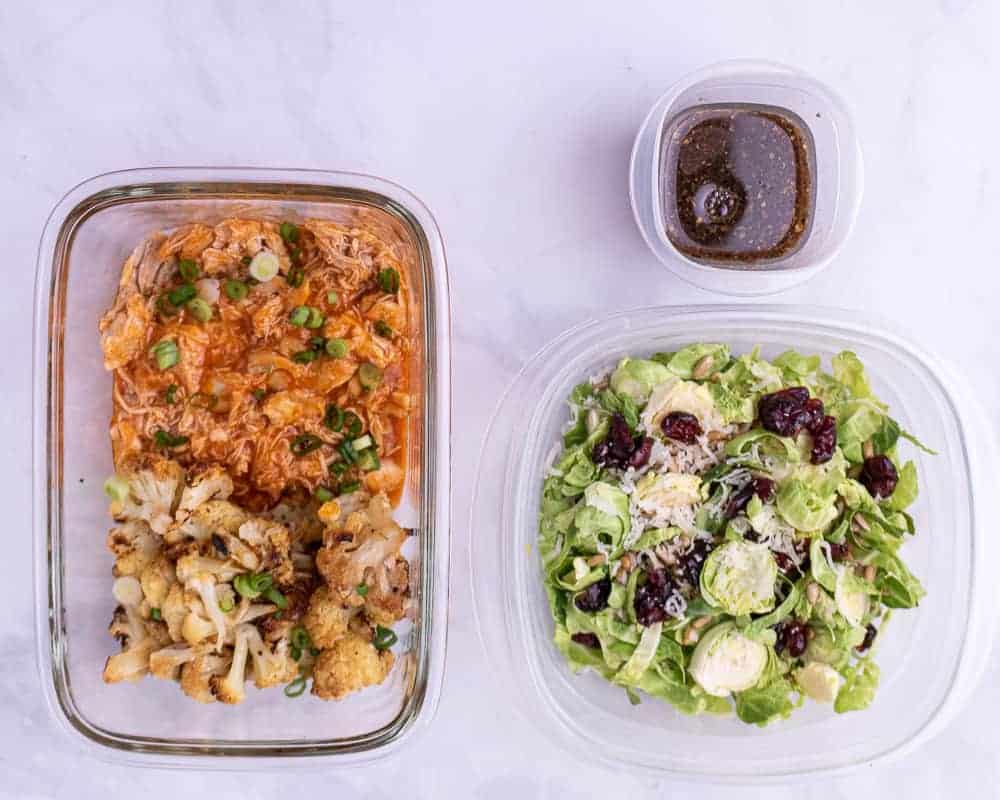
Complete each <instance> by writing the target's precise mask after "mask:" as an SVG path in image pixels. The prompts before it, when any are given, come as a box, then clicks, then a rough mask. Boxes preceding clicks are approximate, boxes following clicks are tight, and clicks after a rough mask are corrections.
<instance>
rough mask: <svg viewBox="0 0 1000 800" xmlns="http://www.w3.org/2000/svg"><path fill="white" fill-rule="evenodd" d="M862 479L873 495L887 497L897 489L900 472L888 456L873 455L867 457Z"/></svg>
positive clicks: (862, 470)
mask: <svg viewBox="0 0 1000 800" xmlns="http://www.w3.org/2000/svg"><path fill="white" fill-rule="evenodd" d="M860 480H861V482H862V483H863V484H864V485H865V488H866V489H867V490H868V491H869V493H870V494H871V496H872V497H874V498H876V499H878V498H886V497H888V496H889V495H891V494H892V493H893V492H894V491H896V483H897V481H899V474H898V473H897V472H896V465H895V464H893V463H892V461H890V460H889V457H888V456H871V457H870V458H866V459H865V464H864V466H863V467H862V468H861V478H860Z"/></svg>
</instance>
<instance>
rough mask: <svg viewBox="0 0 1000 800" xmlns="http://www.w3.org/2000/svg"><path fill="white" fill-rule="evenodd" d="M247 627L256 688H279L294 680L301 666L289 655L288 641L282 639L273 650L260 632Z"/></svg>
mask: <svg viewBox="0 0 1000 800" xmlns="http://www.w3.org/2000/svg"><path fill="white" fill-rule="evenodd" d="M240 627H241V628H242V627H243V626H240ZM246 627H247V628H248V629H249V630H248V631H247V639H248V642H249V646H250V657H251V658H252V659H253V683H254V686H256V687H257V688H258V689H266V688H267V687H269V686H278V685H279V684H282V683H288V682H289V681H292V680H294V679H295V677H296V676H297V675H298V674H299V665H298V664H297V663H296V662H295V660H294V659H293V658H292V657H291V655H289V647H288V640H287V639H282V640H281V641H279V642H277V643H275V646H274V649H273V650H272V649H271V648H270V647H269V646H268V645H267V643H266V642H265V641H264V640H263V638H261V635H260V631H258V630H257V629H256V628H255V627H253V626H252V625H247V626H246Z"/></svg>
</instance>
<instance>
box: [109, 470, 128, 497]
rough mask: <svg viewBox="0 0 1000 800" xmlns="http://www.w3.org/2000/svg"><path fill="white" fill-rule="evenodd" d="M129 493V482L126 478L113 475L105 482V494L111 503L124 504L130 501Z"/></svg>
mask: <svg viewBox="0 0 1000 800" xmlns="http://www.w3.org/2000/svg"><path fill="white" fill-rule="evenodd" d="M128 493H129V488H128V481H126V480H125V479H124V478H119V477H118V476H117V475H112V476H111V477H110V478H108V479H107V480H106V481H104V494H106V495H107V496H108V499H110V500H111V502H113V503H124V502H125V501H126V500H127V499H128Z"/></svg>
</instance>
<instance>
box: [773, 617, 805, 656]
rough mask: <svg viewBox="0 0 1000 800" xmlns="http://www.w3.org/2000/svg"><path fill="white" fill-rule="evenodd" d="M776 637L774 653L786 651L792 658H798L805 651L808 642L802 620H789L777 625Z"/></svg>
mask: <svg viewBox="0 0 1000 800" xmlns="http://www.w3.org/2000/svg"><path fill="white" fill-rule="evenodd" d="M777 633H778V639H777V641H776V642H775V643H774V650H775V652H776V653H781V652H783V651H787V653H788V655H789V656H791V657H792V658H798V657H799V656H801V655H802V654H803V653H804V652H805V651H806V645H807V644H808V642H809V636H808V628H807V626H806V624H805V623H804V622H799V620H797V619H795V620H790V621H789V622H786V623H784V624H783V625H779V626H778V630H777Z"/></svg>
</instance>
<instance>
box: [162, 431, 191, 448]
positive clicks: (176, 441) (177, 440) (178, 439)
mask: <svg viewBox="0 0 1000 800" xmlns="http://www.w3.org/2000/svg"><path fill="white" fill-rule="evenodd" d="M153 441H155V442H156V446H157V447H160V448H170V447H181V446H182V445H185V444H187V443H188V442H189V441H190V439H189V438H188V437H187V436H175V435H174V434H172V433H170V432H169V431H165V430H163V428H160V429H159V430H157V431H156V433H154V434H153Z"/></svg>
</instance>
